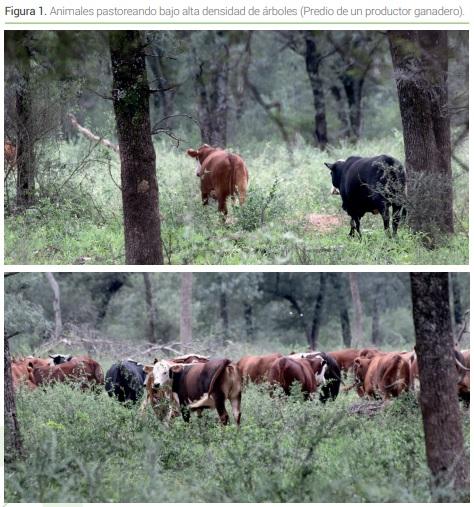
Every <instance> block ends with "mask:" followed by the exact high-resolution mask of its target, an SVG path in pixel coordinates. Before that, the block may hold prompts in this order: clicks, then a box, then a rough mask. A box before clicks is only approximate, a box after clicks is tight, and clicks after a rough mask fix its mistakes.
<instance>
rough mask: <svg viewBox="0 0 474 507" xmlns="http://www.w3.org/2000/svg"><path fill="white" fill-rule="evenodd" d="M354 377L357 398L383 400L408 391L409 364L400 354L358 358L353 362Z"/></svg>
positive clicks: (409, 378) (382, 354)
mask: <svg viewBox="0 0 474 507" xmlns="http://www.w3.org/2000/svg"><path fill="white" fill-rule="evenodd" d="M354 375H355V377H356V380H357V381H358V383H359V385H358V388H357V392H358V394H359V396H361V397H362V396H370V397H373V398H376V397H377V396H378V395H381V396H382V397H383V399H384V400H388V399H389V398H390V397H397V396H400V394H401V393H402V392H404V391H409V389H410V385H411V373H410V362H409V360H407V359H406V358H404V357H403V356H402V355H401V354H397V353H390V352H389V353H381V354H377V355H375V356H374V357H372V358H367V357H358V358H356V359H355V360H354Z"/></svg>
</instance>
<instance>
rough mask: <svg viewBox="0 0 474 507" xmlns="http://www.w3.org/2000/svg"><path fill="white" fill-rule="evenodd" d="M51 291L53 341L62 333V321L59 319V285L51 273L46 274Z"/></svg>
mask: <svg viewBox="0 0 474 507" xmlns="http://www.w3.org/2000/svg"><path fill="white" fill-rule="evenodd" d="M46 278H47V279H48V282H49V285H50V286H51V290H52V291H53V312H54V339H55V340H57V339H59V338H60V336H61V335H62V333H63V319H62V317H61V292H60V290H59V284H58V282H57V281H56V278H54V275H53V273H46Z"/></svg>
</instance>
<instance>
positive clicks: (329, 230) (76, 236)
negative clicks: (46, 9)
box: [5, 31, 468, 264]
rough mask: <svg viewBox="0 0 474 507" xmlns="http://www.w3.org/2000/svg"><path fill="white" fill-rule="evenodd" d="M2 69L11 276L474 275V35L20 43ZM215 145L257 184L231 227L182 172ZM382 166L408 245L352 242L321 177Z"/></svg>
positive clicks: (88, 35)
mask: <svg viewBox="0 0 474 507" xmlns="http://www.w3.org/2000/svg"><path fill="white" fill-rule="evenodd" d="M5 61H6V67H5V112H6V115H5V135H6V141H7V142H8V143H11V144H12V145H13V146H14V147H15V150H16V152H15V157H14V158H13V159H10V158H8V157H7V151H6V152H5V154H6V157H7V165H6V173H5V211H6V222H5V239H6V241H5V255H6V260H7V262H8V263H17V264H21V263H28V264H35V263H44V262H48V263H78V264H84V263H86V264H87V263H96V264H97V263H99V264H103V263H108V264H109V263H110V264H121V263H132V264H135V263H141V264H160V263H172V264H190V263H196V264H198V263H199V264H201V263H208V264H217V263H219V264H222V263H225V264H227V263H229V264H235V263H253V264H257V263H272V264H274V263H295V264H299V263H304V264H328V263H346V264H347V263H354V262H357V263H359V262H360V263H418V262H420V263H427V264H429V263H449V264H453V263H463V262H465V261H466V259H467V229H468V225H467V215H468V213H467V210H468V192H467V181H468V179H467V177H468V175H467V170H468V168H467V140H468V113H467V105H468V88H467V87H468V65H467V61H468V37H467V32H462V31H450V32H442V31H426V32H416V31H407V32H388V33H384V32H380V31H350V32H349V31H327V32H322V31H262V32H258V31H257V32H250V31H249V32H247V31H168V32H167V31H160V32H126V31H124V32H90V31H80V32H75V31H67V32H61V31H41V32H36V31H10V32H6V36H5ZM132 91H134V92H133V93H135V92H136V94H135V95H133V93H132ZM129 92H130V93H131V94H130V95H128V93H129ZM124 97H128V98H127V99H126V100H125V99H124ZM399 104H404V106H402V108H400V105H399ZM70 115H73V116H70ZM137 126H139V127H137ZM203 142H207V143H209V144H211V145H220V146H223V147H225V148H228V149H230V150H234V151H236V152H238V153H240V154H241V155H242V156H243V157H244V159H245V160H246V163H247V165H248V167H249V172H250V187H249V194H248V198H247V201H246V203H245V205H244V206H243V207H242V208H239V207H235V208H234V209H233V210H232V212H231V217H230V219H229V220H228V221H227V223H225V224H224V223H223V222H222V220H221V219H220V217H219V216H218V214H217V212H216V209H215V207H213V206H210V207H209V208H210V209H207V208H204V209H203V207H202V205H201V202H200V195H199V184H198V182H197V181H196V177H195V176H194V171H193V167H194V163H193V161H192V160H191V159H189V158H188V157H187V156H186V154H185V149H186V148H188V147H189V146H193V147H197V146H199V145H200V144H202V143H203ZM117 146H120V152H118V148H117ZM381 153H388V154H390V155H392V156H395V157H396V158H398V159H399V160H401V161H402V162H403V163H405V164H406V168H407V174H408V204H407V206H408V225H409V227H407V228H404V230H402V231H401V233H400V239H399V241H398V242H393V241H388V240H387V238H385V237H384V234H383V230H382V228H381V224H380V217H371V216H370V217H364V220H363V226H365V227H366V232H367V233H366V234H365V237H364V238H363V240H362V242H357V241H350V240H348V239H347V238H346V235H347V223H348V217H347V215H345V213H343V212H342V211H341V209H340V207H341V204H340V199H339V197H337V196H330V195H329V190H330V186H331V185H330V178H329V175H328V171H327V169H326V168H325V167H324V162H325V161H328V160H329V161H334V160H336V159H340V158H345V157H348V156H350V155H353V154H358V155H362V156H369V155H370V156H372V155H375V154H381ZM119 155H120V156H119ZM134 178H140V179H141V178H143V179H146V181H148V182H149V186H148V187H147V191H146V192H145V193H143V192H141V193H140V192H139V193H138V194H137V193H136V192H137V187H136V185H135V183H134V181H135V179H134ZM158 195H159V198H158ZM441 203H442V204H441ZM364 224H365V225H364ZM133 231H135V232H133Z"/></svg>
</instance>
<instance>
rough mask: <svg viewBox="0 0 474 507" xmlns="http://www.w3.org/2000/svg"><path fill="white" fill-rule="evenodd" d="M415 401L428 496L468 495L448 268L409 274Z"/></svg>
mask: <svg viewBox="0 0 474 507" xmlns="http://www.w3.org/2000/svg"><path fill="white" fill-rule="evenodd" d="M410 276H411V291H412V304H413V321H414V326H415V336H416V345H415V350H416V353H417V358H418V368H419V375H420V404H421V412H422V416H423V427H424V432H425V446H426V457H427V462H428V466H429V468H430V470H431V473H432V476H433V482H432V492H433V497H434V498H433V501H435V502H441V501H453V495H454V494H455V495H456V498H459V494H460V493H461V494H462V491H463V490H464V493H465V495H468V494H469V489H468V478H469V471H468V470H469V469H468V463H467V458H466V454H465V450H464V440H463V433H462V426H461V414H460V409H459V402H458V396H457V371H456V366H455V361H454V342H453V333H452V328H451V316H450V307H449V281H448V274H447V273H411V275H410Z"/></svg>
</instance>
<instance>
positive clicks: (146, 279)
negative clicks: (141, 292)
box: [143, 273, 158, 343]
mask: <svg viewBox="0 0 474 507" xmlns="http://www.w3.org/2000/svg"><path fill="white" fill-rule="evenodd" d="M143 283H144V285H145V303H146V309H147V316H148V319H147V330H146V334H147V338H148V341H149V342H151V343H156V342H157V341H158V340H157V332H156V326H157V317H156V308H155V304H154V301H153V289H152V287H151V279H150V273H143Z"/></svg>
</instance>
